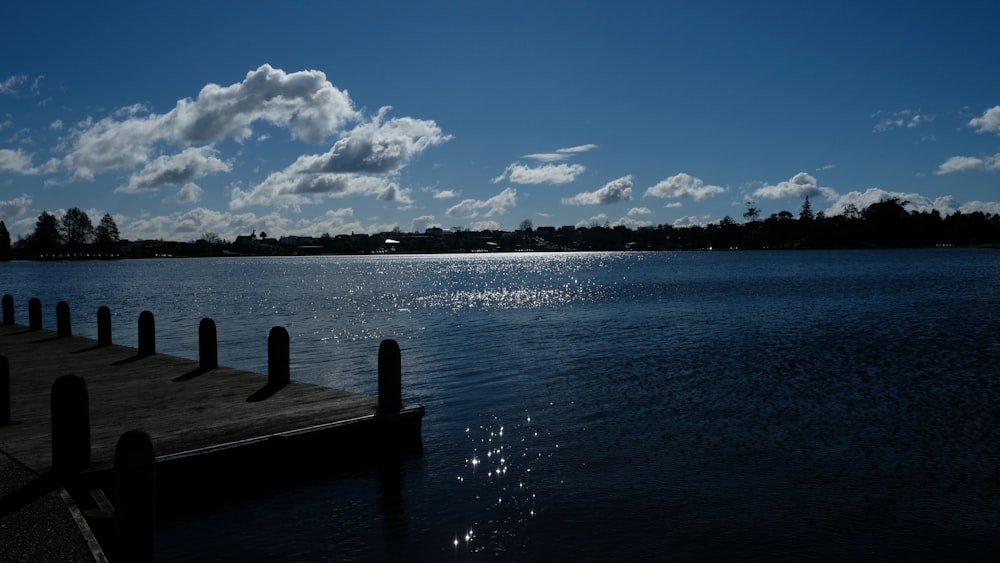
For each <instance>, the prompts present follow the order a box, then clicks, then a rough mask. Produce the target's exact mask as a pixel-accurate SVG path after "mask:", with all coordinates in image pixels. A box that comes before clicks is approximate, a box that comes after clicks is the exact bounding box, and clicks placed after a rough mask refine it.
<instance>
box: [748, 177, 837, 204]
mask: <svg viewBox="0 0 1000 563" xmlns="http://www.w3.org/2000/svg"><path fill="white" fill-rule="evenodd" d="M817 195H819V196H823V197H825V198H827V199H836V198H837V197H838V194H837V192H836V191H835V190H834V189H833V188H824V187H820V186H819V185H818V184H817V182H816V178H814V177H813V176H811V175H809V174H808V173H806V172H799V173H798V174H796V175H795V176H793V177H792V178H791V179H790V180H786V181H784V182H778V183H777V184H775V185H770V184H767V185H765V186H763V187H761V188H758V189H757V190H756V191H755V192H754V193H753V196H754V197H758V198H765V199H801V198H804V197H806V196H817Z"/></svg>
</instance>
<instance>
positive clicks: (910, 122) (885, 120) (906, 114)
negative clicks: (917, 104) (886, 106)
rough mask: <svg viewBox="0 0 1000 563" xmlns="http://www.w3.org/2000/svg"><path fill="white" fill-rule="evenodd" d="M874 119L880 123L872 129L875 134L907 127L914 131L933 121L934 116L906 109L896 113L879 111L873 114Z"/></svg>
mask: <svg viewBox="0 0 1000 563" xmlns="http://www.w3.org/2000/svg"><path fill="white" fill-rule="evenodd" d="M872 117H874V118H876V119H877V120H878V121H877V122H876V123H875V126H874V127H873V128H872V131H874V132H875V133H884V132H886V131H891V130H892V129H898V128H901V127H905V128H907V129H913V128H914V127H916V126H918V125H920V124H921V123H926V122H928V121H932V120H933V119H934V116H929V115H923V114H921V113H919V112H917V111H913V110H909V109H904V110H900V111H896V112H892V113H889V112H887V111H884V110H879V111H877V112H875V113H874V114H872Z"/></svg>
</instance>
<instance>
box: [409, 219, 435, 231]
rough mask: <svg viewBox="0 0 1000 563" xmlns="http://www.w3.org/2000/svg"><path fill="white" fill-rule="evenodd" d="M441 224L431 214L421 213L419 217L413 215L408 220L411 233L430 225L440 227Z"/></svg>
mask: <svg viewBox="0 0 1000 563" xmlns="http://www.w3.org/2000/svg"><path fill="white" fill-rule="evenodd" d="M440 226H441V224H440V223H438V222H437V221H436V218H435V217H434V216H433V215H421V216H420V217H414V218H413V220H412V221H410V232H411V233H422V232H424V231H426V230H427V229H429V228H431V227H440Z"/></svg>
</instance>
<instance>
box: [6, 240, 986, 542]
mask: <svg viewBox="0 0 1000 563" xmlns="http://www.w3.org/2000/svg"><path fill="white" fill-rule="evenodd" d="M0 272H3V275H2V281H0V293H10V294H12V295H13V296H14V297H15V300H16V303H17V308H18V309H17V319H18V321H19V322H21V323H26V319H27V300H28V299H29V298H30V297H39V298H40V299H41V300H42V302H43V305H44V311H45V313H44V318H45V326H46V328H52V329H54V325H55V318H54V317H55V315H54V307H55V303H56V302H57V301H59V300H65V301H67V302H68V303H70V305H71V307H72V310H73V324H74V334H80V335H83V336H91V337H96V311H97V308H98V307H100V306H102V305H107V306H109V307H110V308H111V310H112V313H113V324H114V336H115V341H116V342H118V343H121V344H126V345H132V346H134V345H135V344H136V335H135V326H136V319H137V318H138V315H139V313H140V312H141V311H143V310H150V311H152V312H153V313H154V314H155V315H156V332H157V351H159V352H161V353H165V354H172V355H177V356H182V357H188V358H197V327H198V323H199V321H200V320H201V318H203V317H211V318H213V319H214V320H215V321H216V324H217V326H218V333H219V361H220V363H222V364H224V365H229V366H233V367H239V368H244V369H250V370H254V371H258V372H261V373H265V372H266V370H267V352H266V342H267V333H268V331H269V330H270V328H271V327H273V326H279V325H280V326H284V327H285V328H286V329H287V330H288V332H289V334H290V340H291V356H292V365H291V370H292V378H293V379H297V380H302V381H308V382H313V383H318V384H322V385H327V386H330V387H335V388H343V389H347V390H350V391H357V392H363V393H369V394H375V392H376V383H377V382H376V365H377V357H376V356H377V350H378V345H379V342H380V341H381V340H382V339H385V338H393V339H395V340H397V341H398V342H399V344H400V348H401V350H402V356H403V397H404V400H405V401H406V402H416V403H421V404H423V405H425V407H426V408H427V415H426V418H425V419H424V425H423V428H424V433H423V434H424V450H423V453H422V454H421V455H418V456H414V457H412V458H410V459H407V460H406V461H405V462H404V463H403V464H402V466H401V467H400V468H399V473H400V475H399V476H398V477H399V479H401V484H402V488H401V489H398V488H395V489H393V488H391V487H390V488H389V489H387V488H385V487H383V486H382V484H383V482H384V478H385V475H383V474H380V472H379V471H377V470H375V469H374V468H372V469H367V468H361V469H357V470H353V471H349V472H346V473H342V474H337V475H331V476H328V477H324V478H320V479H316V478H312V479H309V480H307V481H306V482H304V483H301V484H299V486H296V487H292V488H289V489H288V490H284V491H279V492H275V493H271V494H268V495H267V496H264V497H263V498H255V499H251V500H248V501H245V502H241V503H238V504H235V505H232V506H228V507H226V508H225V509H222V510H215V511H209V512H207V513H204V514H201V515H198V516H196V517H193V518H191V519H187V520H183V521H169V522H163V523H162V524H161V526H160V527H159V530H158V547H157V550H158V552H157V556H158V558H159V559H160V560H164V561H204V560H232V561H248V560H267V561H383V560H403V559H408V560H412V561H445V560H446V561H476V560H487V559H488V560H500V561H553V560H555V561H608V560H638V559H657V560H674V561H704V560H727V561H801V560H869V561H883V560H908V561H942V560H963V561H968V560H983V561H985V560H992V556H993V555H994V554H995V553H997V552H998V550H1000V377H998V375H1000V374H998V371H1000V367H998V366H1000V316H998V313H1000V252H998V251H993V250H977V249H921V250H865V251H860V250H859V251H850V250H844V251H781V252H769V251H759V252H757V251H741V252H718V251H712V252H683V253H671V252H663V253H555V254H548V253H519V254H472V255H405V256H390V255H379V256H347V257H342V256H321V257H281V258H226V259H156V260H123V261H108V262H101V261H94V262H9V263H0ZM253 470H254V468H253V467H247V468H246V471H248V472H253Z"/></svg>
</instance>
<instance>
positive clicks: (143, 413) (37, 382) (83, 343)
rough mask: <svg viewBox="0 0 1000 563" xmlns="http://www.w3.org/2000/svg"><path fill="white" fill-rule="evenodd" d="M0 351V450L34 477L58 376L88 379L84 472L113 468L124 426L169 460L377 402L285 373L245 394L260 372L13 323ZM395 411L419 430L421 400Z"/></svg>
mask: <svg viewBox="0 0 1000 563" xmlns="http://www.w3.org/2000/svg"><path fill="white" fill-rule="evenodd" d="M0 354H3V355H4V356H6V357H7V359H8V361H9V363H10V374H11V376H10V380H11V383H10V386H11V418H12V420H13V423H12V424H10V425H6V426H0V450H3V451H4V452H7V453H8V454H9V455H10V456H12V457H14V458H15V459H17V460H19V461H20V462H21V463H23V464H25V465H26V466H28V467H30V468H31V469H32V470H33V471H36V472H37V473H39V474H43V473H45V472H47V471H49V470H50V469H51V466H52V454H51V415H50V394H51V389H52V384H53V382H54V381H55V380H56V379H57V378H58V377H59V376H62V375H67V374H72V375H77V376H79V377H82V378H83V379H84V380H85V381H86V383H87V391H88V395H89V401H90V427H91V467H90V469H89V471H92V472H97V471H104V470H107V469H110V468H111V467H112V466H113V461H114V448H115V444H116V442H117V440H118V438H119V437H120V436H121V435H122V434H123V433H124V432H126V431H129V430H134V429H141V430H143V431H145V432H146V433H148V434H149V435H150V437H151V438H152V441H153V444H154V448H155V450H156V455H157V459H158V460H160V459H175V458H177V457H181V456H183V455H186V452H187V453H190V452H196V451H199V450H204V449H212V448H219V447H220V446H222V445H225V444H234V443H240V442H253V441H255V440H258V441H259V440H264V439H266V438H267V437H269V436H272V437H273V436H276V435H281V434H282V433H298V434H301V433H304V432H308V431H309V429H311V428H314V429H319V428H323V427H328V428H329V427H331V425H333V426H337V427H338V428H339V427H342V426H345V425H351V424H358V425H363V424H368V425H369V426H370V424H371V422H372V420H373V419H374V416H375V415H374V413H375V410H376V407H377V399H376V398H375V397H370V396H366V395H361V394H357V393H350V392H347V391H342V390H336V389H330V388H327V387H322V386H318V385H313V384H308V383H302V382H296V381H294V380H293V381H292V382H291V383H290V384H289V385H287V386H285V387H283V388H281V389H280V390H277V391H276V392H274V393H273V394H271V395H270V396H267V397H266V398H264V399H263V400H256V401H252V400H248V399H251V398H253V397H256V396H259V395H260V394H261V391H262V390H263V389H264V388H265V387H266V384H267V378H266V376H263V375H261V374H257V373H253V372H249V371H245V370H238V369H234V368H228V367H219V368H216V369H213V370H210V371H207V372H205V373H199V369H198V368H199V365H198V362H197V361H194V360H188V359H184V358H178V357H174V356H167V355H161V354H154V355H152V356H147V357H138V355H137V350H135V349H133V348H128V347H123V346H117V345H111V346H106V347H98V346H97V345H96V341H94V340H90V339H87V338H82V337H77V336H68V337H62V338H59V337H57V335H56V333H54V332H51V331H45V330H40V331H29V330H28V329H27V327H24V326H20V325H13V326H0ZM372 376H373V377H375V376H376V374H373V375H372ZM399 416H400V417H407V418H410V419H415V420H416V428H417V429H418V430H417V432H418V433H419V419H420V418H421V417H422V416H423V407H421V406H419V405H404V408H403V410H402V411H401V413H400V415H399ZM341 430H342V428H341Z"/></svg>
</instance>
